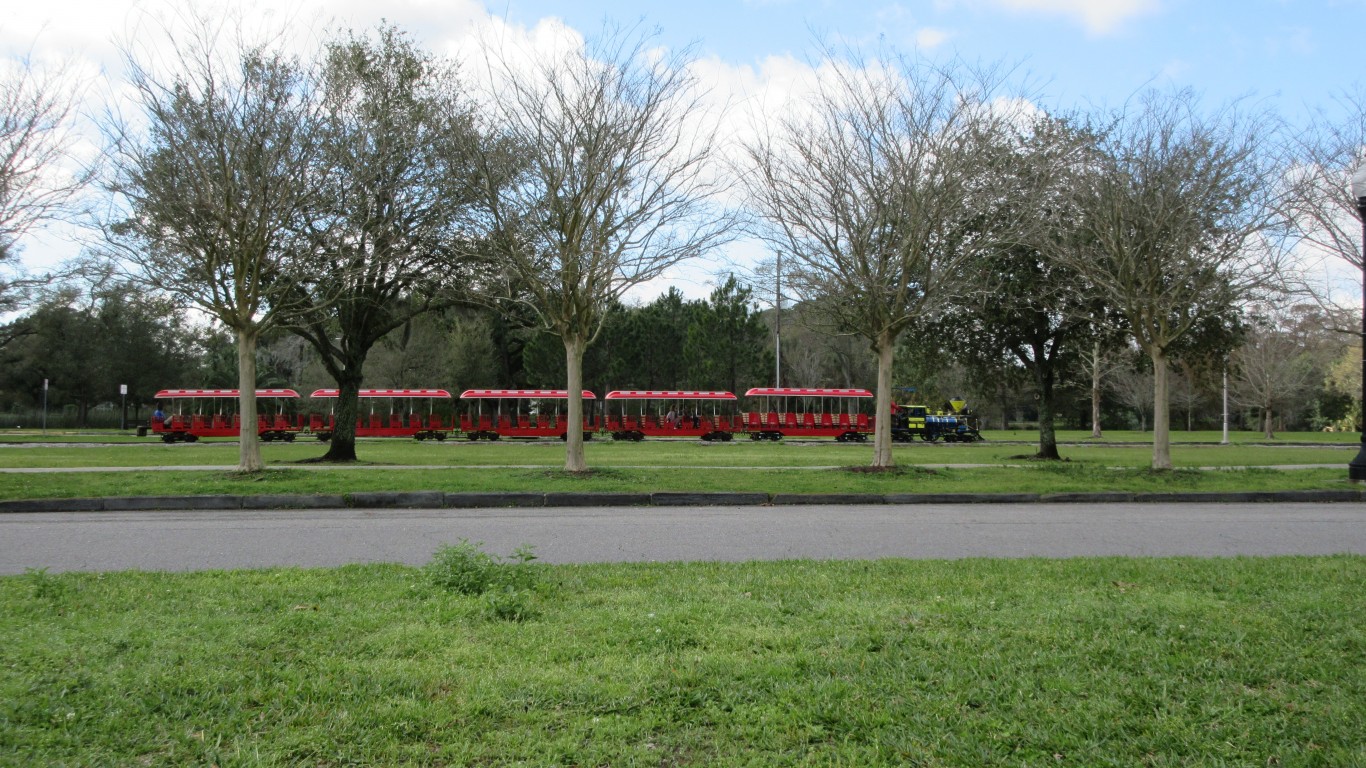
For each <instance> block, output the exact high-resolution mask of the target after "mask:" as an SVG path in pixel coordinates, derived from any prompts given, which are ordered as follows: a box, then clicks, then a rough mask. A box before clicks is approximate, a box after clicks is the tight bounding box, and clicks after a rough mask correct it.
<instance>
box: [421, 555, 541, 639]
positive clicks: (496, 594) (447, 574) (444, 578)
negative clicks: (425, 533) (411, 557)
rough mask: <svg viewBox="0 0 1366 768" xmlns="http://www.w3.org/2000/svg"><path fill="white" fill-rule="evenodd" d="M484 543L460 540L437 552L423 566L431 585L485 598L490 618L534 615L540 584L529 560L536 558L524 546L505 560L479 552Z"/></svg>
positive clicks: (513, 619) (509, 619)
mask: <svg viewBox="0 0 1366 768" xmlns="http://www.w3.org/2000/svg"><path fill="white" fill-rule="evenodd" d="M482 545H483V542H471V541H469V540H468V539H461V540H460V541H459V542H457V543H455V544H446V545H443V546H442V547H440V548H439V549H437V551H436V554H434V555H433V556H432V560H431V562H430V563H428V564H427V565H426V567H425V570H426V572H427V577H428V579H430V580H431V582H432V584H434V585H436V586H437V587H440V588H441V589H444V590H446V591H449V592H455V593H458V594H462V595H484V596H485V605H486V607H487V609H488V612H489V615H490V616H492V617H494V618H496V619H504V620H508V621H524V620H526V619H529V618H532V617H533V616H535V615H536V612H535V609H534V607H533V603H534V598H535V595H536V592H537V591H539V590H540V588H541V587H542V585H541V584H540V583H539V578H538V575H537V573H536V571H535V570H534V569H533V568H532V567H531V565H530V563H531V561H533V560H535V559H536V555H535V554H534V552H533V551H532V548H531V547H530V546H529V545H526V544H523V545H522V546H520V547H518V548H517V549H515V550H513V552H512V554H511V555H508V556H507V557H505V558H500V557H496V556H494V555H490V554H489V553H487V552H485V551H483V550H482V549H480V547H481V546H482Z"/></svg>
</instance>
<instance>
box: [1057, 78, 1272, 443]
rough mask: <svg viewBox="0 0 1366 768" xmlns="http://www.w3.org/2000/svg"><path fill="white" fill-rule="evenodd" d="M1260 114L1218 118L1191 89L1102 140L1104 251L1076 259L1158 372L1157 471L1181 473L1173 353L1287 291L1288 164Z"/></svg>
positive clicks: (1098, 203) (1097, 229) (1131, 117)
mask: <svg viewBox="0 0 1366 768" xmlns="http://www.w3.org/2000/svg"><path fill="white" fill-rule="evenodd" d="M1267 129H1268V125H1267V123H1266V121H1265V120H1263V119H1260V118H1259V116H1257V115H1255V114H1254V115H1247V114H1243V113H1240V112H1239V111H1237V109H1235V108H1233V107H1229V108H1225V109H1221V110H1217V111H1214V112H1206V111H1204V110H1203V109H1202V108H1201V105H1200V103H1199V100H1198V99H1197V98H1196V97H1195V96H1194V95H1193V94H1191V93H1189V92H1175V93H1170V92H1157V91H1153V92H1148V93H1146V94H1144V95H1143V96H1142V97H1141V98H1140V99H1139V102H1138V104H1137V105H1136V107H1135V108H1134V109H1132V110H1130V111H1127V112H1125V113H1123V114H1121V115H1120V116H1119V117H1118V118H1117V120H1116V121H1115V127H1114V129H1113V130H1112V131H1111V132H1110V133H1109V134H1108V135H1107V137H1106V139H1105V141H1104V142H1102V149H1103V151H1102V153H1101V156H1100V158H1099V159H1098V161H1097V163H1098V168H1097V171H1096V173H1094V174H1092V175H1091V181H1090V182H1089V184H1088V188H1087V189H1085V190H1084V192H1085V194H1083V195H1082V196H1081V200H1082V205H1083V214H1082V216H1081V218H1080V226H1081V228H1082V231H1083V233H1084V234H1085V235H1086V236H1087V237H1088V238H1089V239H1090V240H1091V241H1092V242H1094V244H1095V250H1094V252H1093V253H1086V254H1071V255H1069V254H1066V253H1064V254H1061V256H1062V257H1063V258H1071V259H1074V266H1075V268H1077V269H1078V270H1081V271H1083V272H1084V273H1085V274H1086V275H1087V276H1088V277H1089V279H1090V281H1091V282H1092V283H1093V285H1094V286H1095V287H1096V290H1097V291H1098V295H1099V297H1100V298H1101V299H1102V300H1103V301H1104V302H1105V304H1106V305H1107V306H1110V307H1112V308H1114V309H1115V310H1117V311H1119V312H1120V313H1121V314H1122V315H1123V316H1124V318H1125V320H1126V321H1127V324H1128V328H1129V332H1130V333H1131V334H1132V336H1133V338H1134V340H1135V341H1136V342H1137V344H1138V346H1139V348H1140V349H1141V350H1142V351H1143V352H1144V353H1145V354H1147V355H1148V357H1149V358H1150V359H1151V360H1152V366H1153V398H1154V401H1153V459H1152V466H1153V468H1154V469H1171V467H1172V461H1171V438H1170V424H1171V420H1170V410H1169V400H1168V384H1167V372H1168V361H1169V353H1170V350H1171V349H1172V348H1173V346H1174V345H1176V344H1177V343H1178V341H1180V340H1181V339H1182V337H1183V336H1184V335H1186V334H1187V332H1189V331H1190V330H1191V329H1192V328H1193V327H1195V326H1196V325H1197V324H1198V323H1200V322H1201V321H1203V320H1206V319H1208V318H1210V317H1211V316H1217V315H1224V314H1228V313H1231V312H1236V310H1237V308H1238V307H1239V306H1240V305H1241V304H1242V303H1243V302H1244V301H1245V300H1246V299H1247V298H1248V297H1250V296H1252V295H1254V294H1256V293H1257V292H1258V291H1262V290H1268V289H1271V288H1273V287H1275V286H1276V285H1277V284H1278V283H1279V281H1280V280H1281V277H1282V275H1283V274H1284V273H1285V271H1286V263H1285V261H1286V252H1285V250H1284V248H1283V241H1282V240H1281V239H1280V238H1279V234H1280V233H1279V232H1278V231H1277V230H1276V229H1275V227H1276V225H1277V224H1278V223H1279V221H1280V219H1279V217H1278V211H1279V205H1280V201H1279V200H1278V199H1276V198H1275V197H1274V195H1275V194H1276V190H1277V189H1278V186H1277V184H1276V181H1277V179H1278V177H1279V174H1280V170H1281V169H1280V167H1279V166H1278V165H1277V163H1276V158H1274V157H1272V156H1271V155H1269V154H1265V153H1263V152H1262V148H1263V145H1264V143H1268V142H1269V140H1270V139H1271V137H1270V136H1269V135H1267V133H1266V131H1267Z"/></svg>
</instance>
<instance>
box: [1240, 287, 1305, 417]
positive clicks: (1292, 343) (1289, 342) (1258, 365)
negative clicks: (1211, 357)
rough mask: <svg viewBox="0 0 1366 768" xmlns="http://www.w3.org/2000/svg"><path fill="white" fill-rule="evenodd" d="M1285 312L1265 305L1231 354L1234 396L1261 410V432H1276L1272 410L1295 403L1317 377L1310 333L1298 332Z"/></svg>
mask: <svg viewBox="0 0 1366 768" xmlns="http://www.w3.org/2000/svg"><path fill="white" fill-rule="evenodd" d="M1288 320H1289V318H1288V316H1287V315H1286V314H1285V313H1284V312H1280V311H1275V310H1273V311H1270V312H1267V313H1265V314H1263V315H1262V316H1261V317H1258V318H1256V319H1254V321H1253V322H1252V323H1251V325H1250V328H1249V333H1248V338H1247V340H1246V341H1245V342H1244V343H1243V345H1242V346H1241V347H1239V348H1238V349H1237V350H1235V351H1234V353H1233V355H1232V359H1231V360H1230V363H1231V366H1232V375H1231V376H1230V377H1229V387H1230V391H1231V394H1232V395H1233V397H1234V399H1235V400H1236V401H1237V402H1238V403H1240V404H1242V405H1246V406H1249V407H1252V408H1257V409H1258V410H1260V411H1261V415H1262V434H1263V435H1264V436H1265V437H1266V438H1267V439H1268V440H1269V439H1271V438H1273V437H1275V429H1274V428H1275V421H1274V419H1273V417H1274V416H1278V415H1280V414H1281V411H1282V410H1283V409H1285V408H1287V407H1289V406H1292V405H1294V404H1297V403H1299V402H1300V400H1302V399H1303V397H1304V395H1305V393H1306V392H1307V391H1308V390H1309V388H1310V387H1311V386H1313V385H1314V384H1315V383H1316V381H1317V380H1319V379H1321V372H1320V366H1319V365H1317V360H1316V356H1317V355H1316V353H1317V350H1316V349H1315V343H1314V341H1315V340H1314V339H1312V338H1310V337H1308V336H1306V335H1305V334H1304V333H1302V332H1299V331H1302V329H1296V328H1295V327H1293V324H1291V323H1290V322H1288Z"/></svg>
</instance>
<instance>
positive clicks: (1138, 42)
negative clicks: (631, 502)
mask: <svg viewBox="0 0 1366 768" xmlns="http://www.w3.org/2000/svg"><path fill="white" fill-rule="evenodd" d="M181 1H182V2H183V1H186V0H181ZM11 5H13V4H11ZM196 5H197V6H202V5H204V3H203V2H197V3H196ZM219 5H223V3H219ZM226 5H228V6H231V7H234V8H239V9H245V13H246V14H247V15H248V16H249V17H251V18H260V19H263V20H264V21H263V23H265V24H269V23H270V22H271V20H288V22H289V24H290V25H291V26H294V27H308V28H312V29H313V30H314V31H319V30H321V29H323V28H325V27H328V26H352V27H359V28H364V27H370V26H373V25H375V24H378V23H379V22H380V21H381V20H382V19H386V20H388V21H391V22H393V23H396V24H398V25H399V26H401V27H403V28H405V29H408V30H410V31H411V32H412V33H413V34H414V35H415V36H417V37H418V38H419V39H421V40H423V41H424V42H425V43H426V44H428V45H429V46H431V47H432V48H433V49H435V50H439V51H443V52H447V53H456V52H465V51H468V50H469V49H470V46H471V45H472V44H473V41H475V40H477V39H478V38H479V31H480V30H481V29H488V28H489V27H490V25H497V26H499V27H500V28H501V29H502V32H501V33H500V34H511V35H513V36H519V35H521V36H525V37H526V38H527V39H543V38H538V33H543V32H547V31H551V32H553V31H556V30H558V28H559V27H560V25H564V26H568V27H569V28H571V29H572V30H575V31H577V32H579V33H581V34H584V35H590V36H591V35H592V34H594V33H595V32H597V31H598V30H600V29H601V28H602V26H603V23H604V21H605V20H611V21H614V22H617V23H621V24H634V23H637V22H641V23H643V24H644V25H646V26H647V27H657V28H658V29H659V31H660V37H659V41H660V42H661V43H662V44H664V45H666V46H669V47H681V46H684V45H687V44H689V43H695V44H696V46H697V55H698V56H699V57H700V58H701V59H703V60H704V63H705V64H706V65H707V66H706V68H705V72H706V74H707V76H708V77H712V78H716V79H718V80H719V81H729V82H717V83H716V86H717V89H718V90H719V91H722V92H726V93H729V94H732V95H743V94H746V93H750V92H752V91H753V90H754V89H769V88H773V87H775V86H774V84H775V83H776V84H777V85H776V88H777V89H778V90H782V89H783V88H784V86H785V84H790V80H785V79H784V78H789V79H790V78H791V77H792V76H793V75H794V73H798V74H799V73H800V71H801V70H803V69H804V68H805V67H806V66H807V65H809V64H813V63H817V62H816V61H815V59H814V52H815V51H816V49H817V46H816V41H817V40H825V41H827V42H829V43H832V44H835V45H836V46H841V45H849V46H853V47H858V48H861V49H863V50H864V51H865V52H875V51H876V50H877V49H878V48H879V46H887V47H890V48H893V49H895V50H897V51H900V52H906V53H911V52H915V53H919V54H921V55H923V56H926V57H929V58H931V59H947V58H952V57H959V58H961V59H964V60H966V61H968V62H976V63H981V64H995V63H1000V64H1004V65H1007V66H1010V67H1014V68H1015V73H1016V75H1017V76H1018V78H1017V79H1027V80H1028V81H1029V82H1030V84H1031V85H1032V88H1031V90H1030V91H1029V92H1030V93H1031V94H1034V98H1035V99H1036V100H1037V101H1038V102H1039V103H1040V104H1041V105H1042V106H1045V107H1057V108H1063V109H1074V108H1088V107H1096V108H1116V107H1119V106H1121V105H1122V104H1123V103H1124V101H1125V100H1126V99H1127V98H1129V97H1130V96H1132V95H1133V94H1135V93H1137V92H1139V91H1142V90H1143V89H1145V88H1149V87H1162V88H1168V87H1189V88H1192V89H1194V90H1195V91H1196V92H1198V93H1199V94H1201V95H1202V97H1203V98H1204V99H1205V103H1206V104H1207V105H1208V106H1210V107H1214V106H1217V105H1219V104H1222V103H1223V102H1226V101H1228V100H1231V99H1235V98H1240V97H1242V98H1248V99H1251V100H1253V101H1255V102H1257V103H1258V104H1259V105H1262V106H1265V107H1269V108H1272V109H1274V110H1276V111H1277V112H1278V113H1280V114H1281V115H1282V116H1283V117H1285V118H1286V119H1287V120H1288V121H1290V122H1291V123H1292V124H1297V125H1298V124H1303V123H1305V122H1307V120H1308V119H1309V117H1310V116H1311V114H1312V113H1313V112H1314V111H1315V110H1326V111H1327V113H1328V114H1329V115H1330V116H1331V115H1337V114H1340V113H1341V110H1340V109H1339V108H1338V107H1337V105H1335V103H1334V97H1335V96H1341V95H1343V94H1345V93H1346V92H1348V91H1349V89H1350V88H1351V87H1352V86H1353V84H1354V83H1364V84H1366V67H1363V66H1361V64H1360V62H1361V60H1362V58H1363V56H1362V54H1363V52H1366V45H1363V41H1366V0H1242V1H1241V2H1233V1H1231V0H904V1H903V2H833V1H832V0H735V1H732V2H723V1H722V0H694V2H691V3H678V2H671V3H658V2H640V1H639V0H636V1H635V2H631V1H629V0H577V1H576V2H556V1H555V0H387V1H386V2H375V0H230V1H229V2H227V3H226ZM177 7H178V4H177V1H176V0H50V1H49V2H45V3H32V2H30V3H23V4H21V5H18V6H17V7H11V8H8V9H7V10H6V12H5V14H4V15H3V17H0V53H3V54H4V55H5V56H14V55H16V54H22V53H25V52H27V53H30V54H31V55H32V56H33V58H35V59H36V60H39V61H52V60H58V59H60V60H65V61H67V62H74V63H75V64H76V66H77V69H78V71H79V72H80V73H81V74H82V79H83V81H84V82H86V84H87V87H88V90H87V93H88V95H89V96H90V98H91V107H90V110H89V111H91V112H97V111H98V110H99V109H102V108H103V105H104V104H107V103H108V102H109V101H110V100H111V99H113V98H115V95H116V94H118V93H119V92H120V89H121V86H120V77H121V59H120V56H119V52H118V47H117V45H116V40H118V39H120V38H123V39H126V38H128V37H132V38H134V39H135V40H136V39H138V37H139V35H140V34H141V33H140V32H139V30H140V29H145V28H146V27H147V26H148V24H147V19H149V18H150V19H153V20H155V21H158V22H159V21H162V20H165V19H167V18H171V17H173V16H174V15H175V13H174V12H173V11H172V10H171V9H175V8H177ZM139 19H141V20H142V21H141V22H139ZM560 31H562V30H560ZM148 44H151V43H148ZM96 143H97V140H96V139H94V138H93V137H92V140H91V142H90V148H93V147H94V146H95V144H96ZM79 251H80V233H78V232H72V231H71V230H70V229H69V228H65V227H54V228H50V229H49V230H47V231H43V232H37V233H35V234H34V236H33V237H31V238H29V239H28V241H27V242H26V244H25V252H24V254H23V256H24V259H25V261H26V262H27V263H28V264H29V265H30V266H33V267H36V268H45V267H47V266H50V265H53V264H55V263H57V262H59V261H61V260H63V259H66V258H71V257H74V256H76V255H77V254H78V253H79ZM729 256H730V257H732V258H734V259H735V260H737V261H739V262H742V263H743V262H746V261H752V260H753V259H755V258H761V257H762V254H761V253H759V252H758V251H757V250H756V247H755V245H754V244H752V243H751V244H748V245H745V244H741V245H740V246H736V247H735V248H733V249H732V252H731V253H730V254H729ZM716 271H717V267H716V266H715V264H713V265H712V266H711V268H710V270H708V268H707V267H706V266H699V267H696V268H694V269H693V270H691V272H690V273H689V274H683V275H680V276H679V278H678V280H677V282H676V283H675V284H676V285H677V286H678V287H680V288H681V289H682V290H683V291H684V292H685V293H687V294H688V295H690V296H699V295H705V293H706V292H707V291H708V290H709V286H708V282H709V281H710V280H711V276H712V274H714V273H715V272H716ZM656 292H657V291H656ZM640 298H648V297H640Z"/></svg>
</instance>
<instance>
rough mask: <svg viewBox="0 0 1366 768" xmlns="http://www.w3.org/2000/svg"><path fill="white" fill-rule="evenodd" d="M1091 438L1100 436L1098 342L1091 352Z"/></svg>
mask: <svg viewBox="0 0 1366 768" xmlns="http://www.w3.org/2000/svg"><path fill="white" fill-rule="evenodd" d="M1091 352H1092V354H1091V437H1094V438H1099V437H1100V436H1101V434H1100V342H1096V343H1095V346H1094V347H1092V350H1091Z"/></svg>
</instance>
